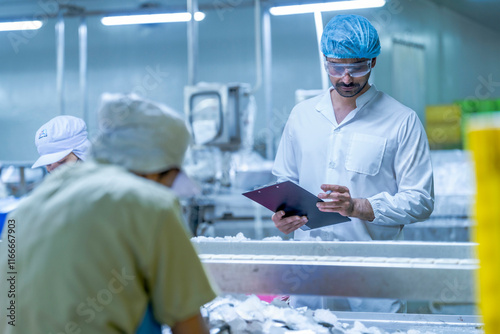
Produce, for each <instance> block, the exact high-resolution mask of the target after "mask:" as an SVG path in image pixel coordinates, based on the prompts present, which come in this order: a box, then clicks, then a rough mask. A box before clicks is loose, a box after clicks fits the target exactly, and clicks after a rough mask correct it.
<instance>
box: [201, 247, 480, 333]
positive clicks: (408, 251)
mask: <svg viewBox="0 0 500 334" xmlns="http://www.w3.org/2000/svg"><path fill="white" fill-rule="evenodd" d="M193 243H194V245H195V247H197V249H198V251H199V254H200V258H201V260H202V261H203V262H204V264H205V267H206V268H207V270H208V271H209V272H210V274H211V276H212V277H213V279H214V281H215V282H216V283H217V285H218V286H219V288H220V289H221V290H222V292H224V293H244V294H272V295H276V294H293V295H318V296H350V297H367V298H396V299H405V300H409V301H422V302H424V301H425V302H430V303H438V304H439V303H440V304H448V305H452V304H455V305H458V304H470V305H474V304H475V303H476V293H475V284H474V277H475V275H476V270H477V269H478V261H477V260H476V259H475V257H474V253H475V247H476V245H475V244H473V243H422V242H322V241H319V242H306V241H300V242H299V241H288V242H285V241H240V242H228V241H217V240H210V241H204V240H197V239H194V240H193ZM334 313H335V314H336V315H337V316H338V317H339V318H340V319H342V320H344V321H351V322H352V321H355V320H358V321H362V322H363V323H365V324H369V325H374V326H377V327H379V328H381V329H384V330H386V331H396V330H400V331H401V330H404V331H407V330H410V329H414V330H424V331H423V332H424V333H425V332H426V331H429V332H432V333H481V332H482V330H481V328H482V324H481V319H480V317H478V316H476V315H474V314H470V313H469V314H385V313H371V312H366V313H353V312H334Z"/></svg>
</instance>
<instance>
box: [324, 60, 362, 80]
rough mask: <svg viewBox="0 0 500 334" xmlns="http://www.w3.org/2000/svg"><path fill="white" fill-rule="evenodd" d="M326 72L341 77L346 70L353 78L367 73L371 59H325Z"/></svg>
mask: <svg viewBox="0 0 500 334" xmlns="http://www.w3.org/2000/svg"><path fill="white" fill-rule="evenodd" d="M325 69H326V72H327V73H328V74H329V75H330V76H332V77H334V78H342V77H343V76H344V75H345V74H346V72H347V73H349V75H350V76H351V77H353V78H358V77H362V76H364V75H367V74H368V73H369V72H370V71H371V69H372V60H371V59H369V60H366V61H362V62H359V63H332V62H330V61H328V60H326V59H325Z"/></svg>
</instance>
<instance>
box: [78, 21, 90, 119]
mask: <svg viewBox="0 0 500 334" xmlns="http://www.w3.org/2000/svg"><path fill="white" fill-rule="evenodd" d="M78 38H79V43H80V48H79V51H80V95H81V97H80V98H81V107H82V115H83V120H84V121H85V123H87V124H88V121H89V120H88V96H87V59H88V57H87V55H88V48H87V40H88V38H87V19H86V18H85V16H82V19H81V21H80V27H79V28H78Z"/></svg>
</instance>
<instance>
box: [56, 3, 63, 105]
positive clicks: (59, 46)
mask: <svg viewBox="0 0 500 334" xmlns="http://www.w3.org/2000/svg"><path fill="white" fill-rule="evenodd" d="M56 54H57V78H56V89H57V98H58V102H59V114H61V115H64V114H65V110H64V17H63V14H62V13H61V12H59V14H58V18H57V23H56Z"/></svg>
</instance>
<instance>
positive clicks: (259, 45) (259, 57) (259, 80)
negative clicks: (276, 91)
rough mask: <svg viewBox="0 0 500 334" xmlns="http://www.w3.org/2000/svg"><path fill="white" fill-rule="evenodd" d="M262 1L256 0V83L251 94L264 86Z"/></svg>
mask: <svg viewBox="0 0 500 334" xmlns="http://www.w3.org/2000/svg"><path fill="white" fill-rule="evenodd" d="M261 16H262V13H261V10H260V0H255V11H254V22H255V27H254V28H255V70H256V82H255V86H253V88H252V91H251V94H255V92H256V91H258V90H259V88H260V86H262V23H261Z"/></svg>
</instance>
